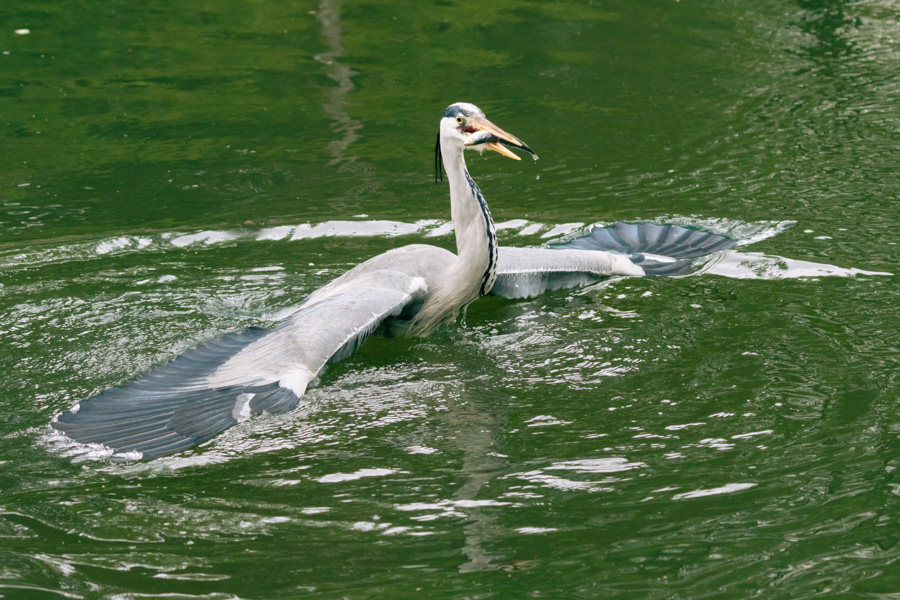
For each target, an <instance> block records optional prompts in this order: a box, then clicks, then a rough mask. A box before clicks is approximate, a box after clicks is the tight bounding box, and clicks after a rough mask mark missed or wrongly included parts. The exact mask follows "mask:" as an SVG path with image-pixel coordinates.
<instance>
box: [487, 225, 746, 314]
mask: <svg viewBox="0 0 900 600" xmlns="http://www.w3.org/2000/svg"><path fill="white" fill-rule="evenodd" d="M735 245H737V242H736V241H735V240H732V239H729V238H727V237H724V236H721V235H716V234H713V233H709V232H706V231H699V230H697V229H690V228H687V227H681V226H678V225H657V224H655V223H616V224H615V225H613V226H611V227H594V228H593V230H592V231H591V234H590V235H588V236H586V237H583V238H579V239H576V240H572V241H571V242H568V243H566V244H560V245H556V246H552V247H551V248H548V249H541V248H505V247H501V248H500V265H499V267H498V276H497V281H496V283H495V284H494V289H492V290H491V293H492V294H496V295H499V296H504V297H506V298H529V297H532V296H536V295H538V294H540V293H542V292H544V291H546V290H554V289H560V288H566V287H575V286H581V285H586V284H588V283H593V282H594V281H598V280H599V279H601V278H603V277H606V276H610V275H661V276H674V275H684V274H686V273H689V272H690V271H691V270H692V268H693V263H692V261H693V259H695V258H699V257H701V256H707V255H709V254H713V253H715V252H719V251H722V250H726V249H728V248H732V247H733V246H735Z"/></svg>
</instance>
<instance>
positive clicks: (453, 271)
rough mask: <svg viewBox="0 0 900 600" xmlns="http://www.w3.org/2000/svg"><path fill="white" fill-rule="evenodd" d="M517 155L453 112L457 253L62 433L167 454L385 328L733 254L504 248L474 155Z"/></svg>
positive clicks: (337, 297) (449, 162)
mask: <svg viewBox="0 0 900 600" xmlns="http://www.w3.org/2000/svg"><path fill="white" fill-rule="evenodd" d="M508 148H513V149H518V150H522V151H525V152H529V153H531V154H534V153H533V152H532V150H531V149H530V148H529V147H528V146H527V145H526V144H525V143H524V142H522V141H521V140H520V139H518V138H517V137H515V136H513V135H512V134H509V133H507V132H505V131H503V130H502V129H500V128H499V127H497V126H496V125H494V124H493V123H491V122H490V121H488V120H487V118H486V117H485V116H484V113H483V112H482V111H481V110H480V109H478V107H476V106H474V105H472V104H468V103H456V104H453V105H451V106H450V107H448V108H447V110H446V111H445V112H444V115H443V117H442V118H441V123H440V132H439V136H438V145H437V149H436V151H437V154H436V160H438V161H439V163H438V167H439V164H440V162H443V165H444V167H445V169H446V172H447V178H448V183H449V188H450V212H451V218H452V221H453V227H454V231H455V234H456V250H457V251H456V254H454V253H452V252H450V251H449V250H445V249H443V248H438V247H436V246H430V245H426V244H413V245H409V246H404V247H402V248H397V249H394V250H391V251H388V252H385V253H384V254H380V255H378V256H375V257H373V258H371V259H369V260H367V261H366V262H364V263H361V264H360V265H358V266H356V267H354V268H352V269H350V270H349V271H347V272H346V273H344V274H343V275H341V276H340V277H338V278H337V279H335V280H333V281H332V282H330V283H328V284H327V285H325V286H323V287H322V288H320V289H318V290H316V291H314V292H313V293H311V294H310V295H309V296H308V297H307V298H306V299H305V300H304V301H303V302H302V303H300V304H299V305H298V306H297V307H296V309H295V310H293V311H292V313H291V314H290V315H289V316H288V317H286V318H285V319H284V320H283V321H282V322H280V323H279V324H278V325H277V326H276V327H274V328H272V329H262V328H253V329H249V330H247V331H245V332H242V333H239V334H237V333H232V334H227V335H225V336H224V337H222V338H221V339H219V340H214V341H212V342H209V343H207V344H206V345H203V346H200V347H198V348H195V349H193V350H189V351H188V352H186V353H184V354H182V355H181V356H179V357H177V358H175V359H174V360H172V361H170V362H168V363H166V364H164V365H162V366H160V367H157V368H156V369H155V370H153V371H151V372H150V373H148V374H147V375H145V376H143V377H141V378H139V379H136V380H134V381H131V382H128V383H126V384H125V385H124V386H122V387H113V388H110V389H108V390H106V391H105V392H103V393H101V394H99V395H97V396H95V397H93V398H90V399H88V400H85V401H84V402H82V403H80V404H79V405H76V406H75V407H73V408H72V409H70V410H68V411H65V412H63V413H62V414H60V415H58V417H56V418H54V420H53V421H52V423H51V424H52V426H53V427H54V428H55V429H57V430H59V431H61V432H62V433H64V434H65V435H66V436H67V437H69V438H71V439H72V440H74V441H76V442H79V443H84V444H101V445H103V446H106V447H108V448H110V449H111V450H112V451H114V452H115V453H118V454H119V455H124V454H128V455H130V456H134V457H143V458H153V457H156V456H162V455H165V454H171V453H173V452H178V451H180V450H183V449H185V448H188V447H190V446H193V445H195V444H197V443H200V442H202V441H204V440H206V439H209V438H210V437H212V436H213V435H215V434H216V433H218V432H220V431H222V430H223V429H225V428H227V427H229V426H231V425H234V424H235V423H238V422H241V421H243V420H245V419H247V418H248V417H250V416H251V415H253V414H256V413H259V412H262V411H266V412H269V413H276V414H277V413H284V412H287V411H289V410H291V409H293V408H294V407H296V406H297V404H298V402H299V398H300V397H301V396H302V395H303V394H304V392H305V391H306V388H307V386H308V385H309V384H310V383H311V382H312V381H314V380H315V378H316V377H318V375H319V374H320V373H321V371H322V369H324V367H325V366H326V364H328V363H329V362H335V361H338V360H341V359H343V358H345V357H347V356H349V355H350V354H352V353H353V352H355V351H356V350H357V349H358V348H359V346H360V345H361V344H362V343H363V342H364V341H365V340H366V338H367V337H368V336H369V335H370V334H372V333H373V332H375V331H376V330H377V329H378V328H379V327H384V326H385V325H388V324H390V325H397V324H402V326H403V327H405V328H406V331H407V335H415V336H425V335H428V334H430V333H432V332H433V331H434V330H435V329H437V328H438V327H439V326H440V325H441V324H442V323H445V322H447V321H450V320H453V319H455V318H456V316H457V315H458V314H459V312H460V310H461V309H463V308H464V307H466V306H467V305H468V304H469V303H471V302H473V301H474V300H476V299H477V298H479V297H480V296H483V295H485V294H488V293H494V294H497V295H501V296H505V297H508V298H525V297H530V296H534V295H537V294H539V293H542V292H543V291H545V290H552V289H558V288H564V287H572V286H578V285H584V284H586V283H590V282H593V281H597V280H599V279H601V278H603V277H608V276H616V275H618V276H642V275H645V274H660V275H670V274H680V273H682V272H684V271H685V270H687V269H689V268H690V260H691V259H692V258H695V257H697V256H702V255H705V254H709V253H711V252H714V251H717V250H720V249H724V248H727V247H730V246H732V245H734V242H733V241H732V240H728V239H727V238H723V237H721V236H715V235H712V234H708V233H704V232H699V231H695V230H690V229H685V228H681V227H672V226H660V225H625V224H619V225H617V226H616V227H615V228H611V229H595V230H594V232H593V233H592V235H591V236H590V237H589V238H584V239H583V240H576V241H575V242H573V243H571V244H569V245H568V246H569V247H567V248H562V249H550V248H507V247H503V248H501V247H500V246H499V245H498V243H497V233H496V229H495V227H494V221H493V219H492V218H491V212H490V209H489V208H488V205H487V202H486V200H485V198H484V195H483V194H482V192H481V190H480V189H479V187H478V185H477V184H476V183H475V181H474V180H473V179H472V177H471V175H470V174H469V172H468V170H467V169H466V163H465V156H464V154H465V151H466V150H467V149H474V150H479V151H484V150H492V151H495V152H499V153H500V154H503V155H505V156H508V157H511V158H515V159H516V160H518V157H517V156H516V155H515V154H514V153H512V152H511V151H510V150H509V149H508ZM598 232H599V233H598ZM648 254H652V255H661V256H663V257H666V256H668V257H670V259H663V260H659V259H656V258H649V257H648V256H647V255H648Z"/></svg>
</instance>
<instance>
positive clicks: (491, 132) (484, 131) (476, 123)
mask: <svg viewBox="0 0 900 600" xmlns="http://www.w3.org/2000/svg"><path fill="white" fill-rule="evenodd" d="M463 131H465V132H466V133H469V134H470V135H469V137H468V138H467V139H466V141H465V142H464V143H465V145H466V146H469V147H474V148H475V149H477V150H481V149H482V148H480V147H479V146H482V145H483V147H484V148H485V149H487V150H493V151H494V152H499V153H500V154H502V155H503V156H508V157H509V158H512V159H514V160H521V159H520V158H519V157H518V156H517V155H515V154H513V153H512V152H511V151H509V150H508V149H507V146H509V147H510V148H517V149H519V150H524V151H525V152H528V153H529V154H531V155H532V156H533V157H534V160H537V158H538V157H537V154H535V153H534V150H532V149H531V148H529V147H528V145H527V144H525V142H523V141H522V140H520V139H519V138H517V137H516V136H514V135H513V134H511V133H507V132H505V131H503V130H502V129H500V128H499V127H497V126H496V125H494V124H493V123H491V122H490V121H488V120H487V119H485V118H483V117H482V118H475V119H473V118H470V119H469V120H468V123H466V128H465V129H463Z"/></svg>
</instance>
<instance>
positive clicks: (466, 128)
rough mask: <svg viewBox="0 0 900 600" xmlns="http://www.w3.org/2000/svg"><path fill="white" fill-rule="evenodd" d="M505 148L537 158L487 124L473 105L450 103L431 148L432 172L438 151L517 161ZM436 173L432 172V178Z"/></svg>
mask: <svg viewBox="0 0 900 600" xmlns="http://www.w3.org/2000/svg"><path fill="white" fill-rule="evenodd" d="M506 146H509V147H510V148H518V149H519V150H524V151H525V152H528V153H530V154H531V155H532V156H534V158H535V160H537V155H536V154H535V153H534V151H533V150H532V149H531V148H529V147H528V146H527V145H526V144H525V142H523V141H522V140H520V139H519V138H517V137H516V136H514V135H512V134H511V133H507V132H505V131H503V130H502V129H500V128H499V127H497V126H496V125H494V124H493V123H491V122H490V121H488V120H487V117H485V116H484V112H482V110H481V109H480V108H478V107H477V106H475V105H474V104H469V103H468V102H457V103H455V104H451V105H450V106H448V107H447V110H445V111H444V116H443V117H442V118H441V129H440V131H439V132H438V139H437V144H436V146H435V157H434V161H435V170H436V171H438V172H439V171H440V160H441V159H442V158H443V156H442V154H443V153H442V152H441V151H442V150H447V151H453V150H456V151H457V152H459V153H460V154H461V153H462V151H463V150H465V149H467V148H468V149H470V150H478V151H479V152H484V151H485V150H493V151H494V152H499V153H500V154H502V155H504V156H508V157H509V158H512V159H515V160H520V158H519V157H518V156H516V155H515V154H513V153H512V152H510V151H509V150H507V148H506ZM448 160H449V158H448ZM437 174H438V173H437V172H436V173H435V175H437Z"/></svg>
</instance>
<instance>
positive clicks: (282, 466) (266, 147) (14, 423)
mask: <svg viewBox="0 0 900 600" xmlns="http://www.w3.org/2000/svg"><path fill="white" fill-rule="evenodd" d="M0 23H2V24H3V26H2V29H0V51H2V54H0V159H2V164H3V168H2V170H0V340H2V342H3V343H2V346H0V348H2V349H0V597H4V598H14V599H19V598H21V599H33V598H54V597H65V598H85V599H91V598H116V599H135V598H155V597H167V598H179V599H181V598H190V599H193V598H215V599H219V598H223V599H224V598H243V599H269V598H301V597H315V598H350V599H364V598H454V599H463V598H465V599H476V598H478V599H484V598H634V599H648V598H649V599H654V598H658V599H664V598H665V599H697V598H717V599H718V598H722V599H726V598H728V599H730V598H766V599H770V598H812V597H821V598H872V599H875V598H877V599H886V598H900V516H898V515H900V471H898V469H900V441H898V438H900V416H898V406H900V402H898V400H900V399H898V391H897V389H898V380H897V373H898V363H900V360H898V356H900V342H898V340H900V317H898V310H897V307H898V300H900V293H898V285H897V281H896V279H897V276H896V275H895V276H893V277H892V276H885V275H865V274H861V275H856V276H849V277H848V276H846V275H848V274H849V273H850V272H851V271H849V270H851V269H860V270H864V271H876V272H896V271H898V268H897V266H896V257H897V242H898V235H897V231H898V226H900V218H898V211H897V203H898V196H900V176H898V170H897V165H898V164H900V108H898V103H897V97H898V92H900V84H898V80H897V64H898V60H900V21H898V19H897V7H896V5H895V4H894V3H892V2H889V1H887V0H876V1H873V2H865V3H862V2H840V1H839V0H830V1H829V0H825V1H822V2H813V1H810V0H797V1H796V2H776V1H770V0H762V1H759V0H757V1H754V2H750V1H747V0H733V1H729V2H707V3H700V2H693V1H690V0H681V1H680V2H678V1H675V0H671V1H666V2H662V1H651V2H625V1H619V2H612V1H610V2H593V3H588V2H513V1H511V0H494V1H492V2H490V3H481V2H467V1H446V2H435V3H426V2H385V1H379V0H372V1H368V2H349V1H347V2H344V3H341V2H339V1H336V0H323V2H322V3H321V5H320V4H318V3H316V2H287V1H272V0H259V1H253V2H234V1H228V0H224V1H219V2H213V3H206V4H196V5H192V6H188V5H185V4H184V3H175V2H156V3H148V4H142V3H125V2H115V1H114V2H106V3H103V2H92V1H87V2H70V1H62V2H45V1H44V2H42V1H40V0H38V1H35V2H29V3H12V2H9V3H6V4H3V5H2V6H0ZM21 29H28V30H29V33H16V30H21ZM458 100H465V101H471V102H474V103H476V104H478V105H479V106H480V107H481V108H482V109H484V110H485V112H486V113H487V115H488V117H489V118H490V119H491V120H492V121H494V122H495V123H497V124H498V125H499V126H501V127H503V128H504V129H506V130H508V131H510V132H512V133H514V134H515V135H517V136H519V137H521V138H522V139H524V140H525V141H527V142H528V144H529V145H530V146H532V147H533V148H534V149H535V150H536V151H537V153H538V154H539V155H540V156H541V160H540V161H538V162H537V163H533V162H532V161H530V160H525V161H522V162H520V163H515V162H513V161H509V160H506V159H503V158H502V157H500V156H498V155H494V156H490V157H488V156H485V157H478V156H477V155H473V156H471V157H470V158H469V166H470V170H471V171H472V174H473V176H474V177H475V179H476V180H477V181H478V182H479V183H480V184H481V187H482V189H483V190H484V192H485V195H486V197H487V199H488V202H489V203H490V205H491V209H492V211H493V214H494V217H495V219H496V220H497V221H498V222H499V223H503V224H504V226H503V228H502V229H501V230H500V237H501V243H505V244H509V245H539V244H542V243H546V242H548V241H551V240H555V239H558V238H561V237H564V236H566V235H572V234H575V233H577V232H579V231H581V230H582V229H583V228H584V227H585V226H587V225H589V224H592V223H597V222H611V221H614V220H617V219H621V220H647V221H657V222H678V223H683V224H684V223H688V224H691V223H693V224H701V225H704V226H706V227H708V228H711V229H714V230H718V231H725V232H730V233H732V234H733V235H735V236H736V237H738V238H739V239H741V240H742V242H743V243H744V246H742V247H741V250H742V251H745V252H748V253H749V252H753V253H762V254H764V255H766V256H769V257H784V258H786V259H793V260H797V261H810V262H814V263H821V264H826V265H832V266H833V267H834V268H833V269H832V272H833V276H826V275H825V274H822V275H821V276H808V277H795V276H794V275H797V274H798V272H797V271H796V270H793V271H792V270H791V267H790V264H793V263H790V264H789V263H786V262H784V261H782V262H781V263H779V259H777V258H774V259H771V261H774V262H775V263H776V264H781V265H782V266H784V265H787V267H786V269H787V270H786V271H784V270H782V271H778V270H777V269H769V268H764V267H763V266H760V264H761V263H760V262H751V264H750V268H749V269H746V270H745V271H743V272H742V273H743V274H742V275H741V273H738V272H729V271H728V270H727V269H724V270H723V269H721V268H720V269H718V270H717V269H716V268H715V267H714V266H713V267H709V268H708V270H707V271H706V272H704V273H701V274H698V275H695V276H692V277H687V278H680V279H664V278H659V279H626V280H618V281H614V282H611V283H607V284H603V285H597V286H594V287H592V288H587V289H583V290H578V291H568V292H566V291H560V292H554V293H550V294H547V295H545V296H542V297H540V298H538V299H534V300H529V301H523V302H511V301H507V300H502V299H498V298H487V299H483V300H481V301H480V302H478V303H476V304H474V305H472V306H471V307H470V308H469V310H468V314H467V315H466V318H465V323H464V325H461V326H453V327H449V328H447V329H445V330H443V331H441V332H439V333H438V334H436V335H434V336H433V337H431V338H427V339H423V340H385V339H372V340H370V341H369V342H368V343H367V344H366V345H365V346H364V347H363V349H362V351H361V352H360V353H359V354H357V355H356V356H354V357H352V358H350V359H348V360H346V361H344V362H342V363H339V364H337V365H333V366H332V367H331V368H329V370H328V371H327V372H326V373H325V374H324V376H323V377H322V378H321V380H320V382H319V383H318V385H316V386H314V387H312V388H311V389H310V390H309V392H308V393H307V395H306V396H305V398H304V399H305V401H306V402H305V404H304V405H303V406H302V407H301V408H300V409H298V410H297V411H296V412H294V413H292V414H289V415H286V416H278V417H273V416H267V417H265V418H259V419H255V420H251V421H249V422H246V423H243V424H241V425H239V426H237V427H235V428H233V429H231V430H229V431H227V432H225V433H224V434H222V435H220V436H218V437H217V438H215V439H214V440H212V441H211V442H210V443H208V444H206V445H204V446H202V447H200V448H198V449H196V450H194V451H189V452H185V453H182V454H180V455H176V456H173V457H167V458H163V459H159V460H156V461H151V462H140V463H126V464H121V463H110V462H107V461H106V460H103V459H97V458H92V457H91V455H85V454H83V453H79V452H77V451H76V450H75V449H72V448H71V447H70V446H67V445H66V444H65V443H63V441H61V440H60V439H59V438H56V437H54V436H53V435H52V434H51V430H50V428H49V426H48V423H49V421H50V420H51V418H52V417H53V416H54V415H55V414H57V413H59V412H60V411H62V410H65V409H67V408H68V407H70V406H71V405H72V404H74V403H75V402H77V401H78V400H80V399H84V398H86V397H89V396H91V395H93V394H96V393H98V392H99V391H101V390H103V389H105V388H106V387H108V386H110V385H115V384H116V383H119V382H121V381H122V380H124V379H126V378H128V377H131V376H134V375H135V374H138V373H140V372H143V371H146V370H148V369H150V368H151V367H153V366H154V365H157V364H160V363H161V362H164V361H166V360H167V359H169V358H171V357H172V356H174V355H175V354H176V353H177V352H180V351H182V350H184V349H187V348H189V347H191V346H193V345H195V344H197V343H198V342H201V341H203V340H208V339H211V338H213V337H216V336H217V335H221V334H222V333H224V332H228V331H235V330H240V329H242V328H244V327H246V326H249V325H260V324H261V325H268V324H271V323H272V322H273V321H274V320H275V319H277V317H278V314H279V312H280V311H282V310H283V309H285V308H288V307H290V306H292V305H293V304H295V303H297V302H298V301H299V300H301V299H302V298H303V297H304V296H305V295H306V294H307V293H309V292H310V291H312V290H313V289H315V288H316V287H318V286H320V285H322V284H323V283H325V282H327V281H328V280H330V279H331V278H333V277H335V276H337V275H339V274H340V273H342V272H343V271H344V270H346V269H347V268H348V267H349V266H351V265H354V264H357V263H358V262H361V261H362V260H365V259H366V258H369V257H370V256H372V255H374V254H376V253H379V252H382V251H384V250H387V249H389V248H392V247H395V246H398V245H402V244H407V243H418V242H422V241H425V242H428V243H435V244H438V245H441V246H445V247H453V244H454V242H453V237H452V235H448V233H447V226H446V225H447V221H448V219H449V205H448V199H447V194H448V190H447V188H446V186H445V187H441V186H439V185H435V184H434V183H433V173H432V168H433V163H432V160H433V155H432V151H433V144H434V135H435V133H436V129H437V124H438V120H439V118H440V115H441V114H442V112H443V110H444V108H445V107H446V106H447V105H448V104H450V103H451V102H454V101H458ZM790 223H796V224H795V225H793V226H792V227H788V226H787V225H788V224H790ZM776 233H777V235H776ZM754 240H756V242H755V243H752V244H751V243H750V242H753V241H754ZM754 269H755V270H754ZM779 273H781V275H779ZM750 274H753V275H754V277H750V276H749V275H750Z"/></svg>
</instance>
